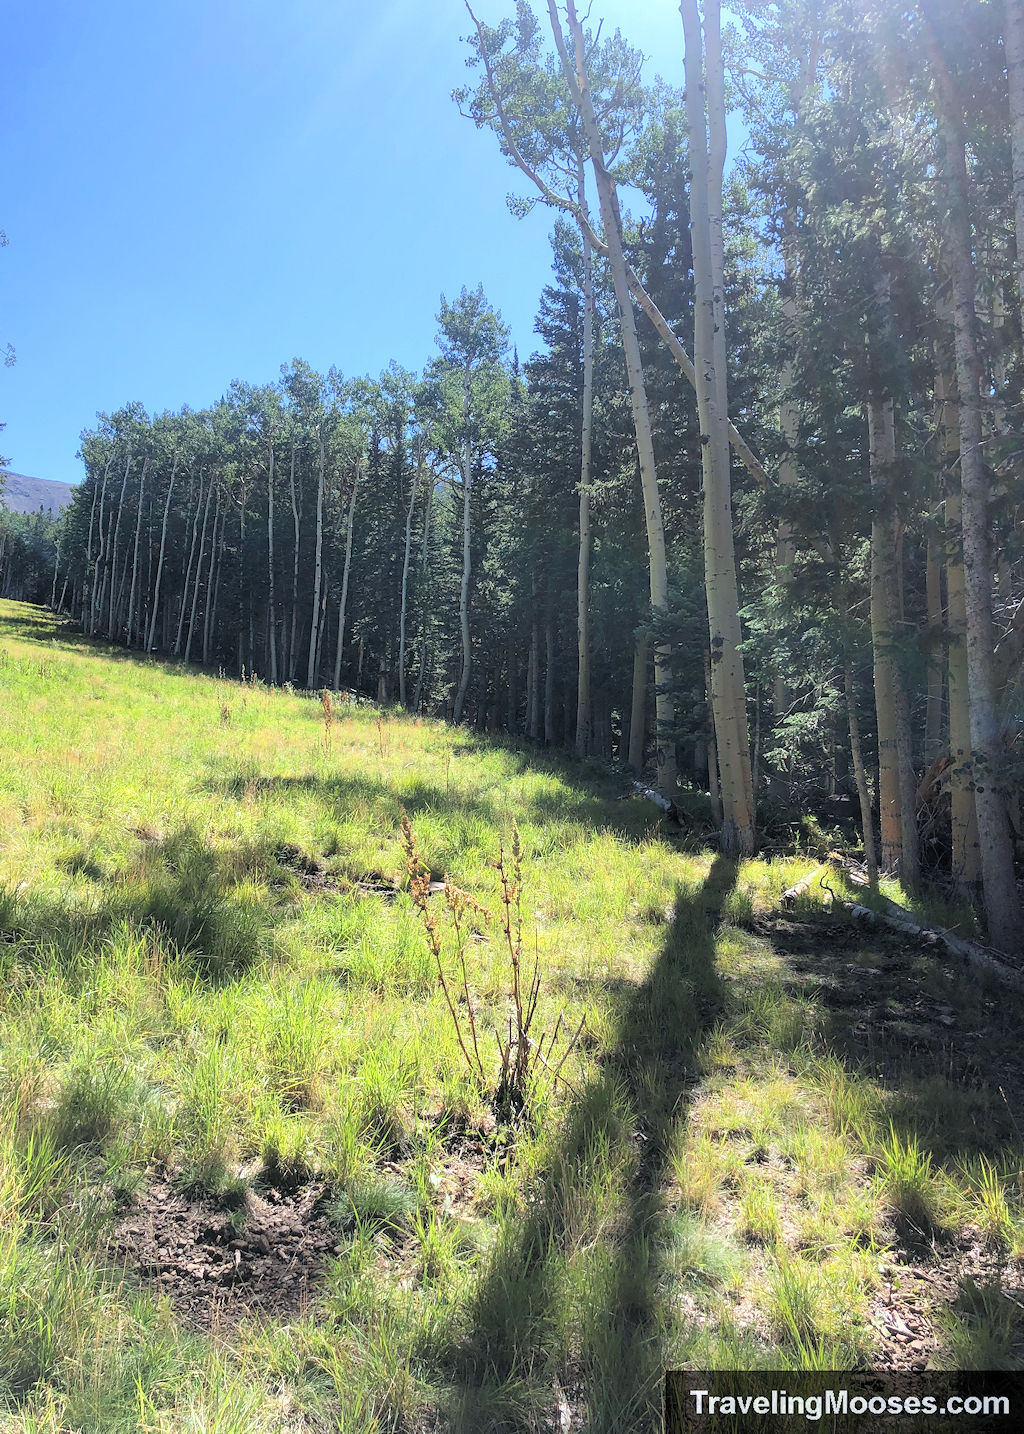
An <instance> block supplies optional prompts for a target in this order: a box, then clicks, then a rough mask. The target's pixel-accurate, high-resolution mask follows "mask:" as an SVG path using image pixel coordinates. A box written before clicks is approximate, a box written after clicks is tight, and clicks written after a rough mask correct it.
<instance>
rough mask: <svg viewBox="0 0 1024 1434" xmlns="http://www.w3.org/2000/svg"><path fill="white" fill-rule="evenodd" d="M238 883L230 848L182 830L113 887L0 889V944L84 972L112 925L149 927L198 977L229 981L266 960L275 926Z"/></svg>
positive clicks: (22, 956) (21, 956)
mask: <svg viewBox="0 0 1024 1434" xmlns="http://www.w3.org/2000/svg"><path fill="white" fill-rule="evenodd" d="M77 869H79V870H83V869H84V870H85V871H86V872H87V873H88V872H89V871H90V870H94V869H95V868H92V867H91V866H90V864H89V863H88V862H86V863H85V865H84V867H83V864H82V863H81V861H79V862H78V863H77ZM235 885H236V878H235V875H234V873H233V863H232V860H231V857H230V854H229V853H224V852H219V851H216V850H215V849H213V848H212V847H210V846H209V845H208V844H207V843H206V842H205V841H203V839H202V838H201V837H200V836H199V834H198V833H197V832H195V831H194V830H193V829H192V828H190V827H183V828H182V829H180V830H179V831H177V832H174V833H172V834H171V835H169V836H168V837H166V838H165V839H164V840H162V841H160V842H159V843H156V842H154V843H153V850H152V852H151V853H150V855H149V857H148V858H147V860H146V862H145V863H144V864H143V865H142V866H141V867H140V869H139V872H138V873H137V875H136V876H135V877H134V879H132V878H129V879H126V880H119V881H117V882H116V883H115V882H111V883H110V886H109V888H108V889H103V888H101V889H100V890H99V891H93V892H84V893H81V894H80V895H78V896H77V897H76V896H75V895H74V894H72V893H71V892H67V891H64V892H61V891H54V890H50V889H45V888H44V889H42V890H36V891H33V890H29V889H22V888H20V887H19V888H18V889H16V890H11V889H2V888H0V943H2V944H0V950H5V951H6V954H7V956H8V959H11V960H14V961H25V962H26V963H27V964H28V965H33V964H37V963H39V962H43V963H44V965H47V966H52V965H53V964H56V965H57V966H59V967H61V968H62V969H64V970H65V971H68V970H71V969H73V968H75V967H76V966H80V967H83V969H84V968H87V967H88V966H89V964H90V963H91V962H92V961H93V960H94V958H95V953H96V951H97V950H98V948H99V945H100V943H101V942H102V941H103V940H104V939H105V938H106V937H108V936H109V934H110V933H111V931H113V930H114V928H115V927H117V926H119V925H130V926H133V927H135V928H137V929H139V930H148V931H151V932H153V933H154V935H156V936H157V937H158V938H159V939H160V940H161V941H163V942H164V943H165V944H166V946H167V947H168V948H169V949H170V951H171V952H172V953H174V954H175V955H176V956H177V957H178V958H180V959H181V960H182V961H183V962H185V963H186V964H187V965H188V967H189V968H190V969H191V970H192V972H193V973H194V974H195V975H197V976H199V977H201V978H203V979H205V980H208V981H212V982H217V981H225V980H230V979H232V978H233V977H235V976H237V975H239V974H241V973H242V972H243V971H245V970H247V969H248V968H249V967H251V966H252V965H253V964H254V963H255V962H256V961H258V960H259V959H260V957H261V955H262V954H263V950H264V942H265V936H266V932H267V929H268V926H269V913H268V912H266V911H265V910H263V909H262V908H261V905H260V903H259V902H258V901H256V900H253V899H250V898H249V897H248V896H245V895H241V894H239V892H238V891H237V890H236V889H235Z"/></svg>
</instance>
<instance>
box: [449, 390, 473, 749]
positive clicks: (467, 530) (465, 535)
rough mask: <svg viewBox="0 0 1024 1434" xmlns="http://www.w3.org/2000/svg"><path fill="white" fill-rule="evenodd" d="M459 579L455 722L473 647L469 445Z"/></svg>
mask: <svg viewBox="0 0 1024 1434" xmlns="http://www.w3.org/2000/svg"><path fill="white" fill-rule="evenodd" d="M468 407H469V379H468V376H467V379H466V408H467V416H468ZM461 467H462V581H461V583H460V584H459V632H460V633H461V636H462V672H461V674H460V676H459V690H458V692H457V693H456V695H455V708H454V710H453V712H452V721H453V722H455V723H456V724H458V723H459V722H461V721H462V709H463V707H464V706H465V703H466V693H467V691H468V690H469V671H470V664H471V662H472V657H473V649H472V646H471V643H470V633H469V583H470V578H471V576H472V561H473V554H472V548H471V539H472V529H471V526H470V524H471V521H472V509H471V506H470V498H471V496H472V482H473V478H472V470H471V467H470V458H469V445H468V443H467V444H465V445H464V447H463V451H462V464H461Z"/></svg>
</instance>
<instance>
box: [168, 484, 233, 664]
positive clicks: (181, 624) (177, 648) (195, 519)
mask: <svg viewBox="0 0 1024 1434" xmlns="http://www.w3.org/2000/svg"><path fill="white" fill-rule="evenodd" d="M210 481H211V482H212V481H213V480H212V479H211V480H210ZM202 506H203V470H202V469H200V470H199V486H198V488H197V490H196V506H195V508H194V509H193V512H192V541H191V543H190V544H189V550H188V563H187V565H186V567H185V576H184V578H183V579H182V585H181V608H180V610H179V612H178V632H177V636H176V638H175V640H174V655H175V657H178V656H179V655H180V653H181V639H182V636H183V634H184V631H185V613H186V612H187V611H188V590H189V585H190V583H191V582H192V565H193V563H194V562H195V557H196V544H197V543H198V542H199V510H200V509H201V508H202ZM242 512H243V514H244V512H245V505H244V503H243V506H242ZM244 544H245V522H244V518H243V523H242V545H243V547H244ZM239 561H241V554H239ZM241 591H242V586H241V584H239V593H241ZM239 621H241V612H239Z"/></svg>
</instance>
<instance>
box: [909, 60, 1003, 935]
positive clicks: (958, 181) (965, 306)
mask: <svg viewBox="0 0 1024 1434" xmlns="http://www.w3.org/2000/svg"><path fill="white" fill-rule="evenodd" d="M929 50H930V53H931V58H932V68H933V74H934V77H935V82H936V93H937V109H938V118H939V133H940V137H941V143H942V148H943V151H944V153H943V177H944V179H945V187H946V202H947V208H948V212H949V229H948V234H949V238H948V245H949V248H948V252H949V267H950V278H951V280H952V292H953V324H954V339H955V348H956V381H957V391H958V403H959V428H960V486H961V505H962V528H963V558H964V601H965V607H966V625H967V688H968V702H969V707H970V723H971V748H972V761H973V766H974V781H975V794H974V805H975V811H976V814H977V821H978V846H979V855H980V859H981V880H982V888H983V891H984V897H985V916H986V920H987V922H988V930H989V938H990V940H991V941H992V943H993V945H995V946H998V947H999V948H1000V949H1002V950H1004V951H1019V950H1020V949H1021V947H1022V945H1024V921H1022V917H1021V908H1020V901H1019V899H1018V896H1017V887H1016V881H1015V877H1014V869H1013V847H1012V844H1011V837H1010V827H1009V822H1008V820H1007V815H1006V801H1005V796H1004V794H1003V793H1002V792H1001V791H1000V787H999V780H998V774H999V767H1000V760H1001V757H1002V750H1001V748H1002V744H1001V741H1000V732H999V712H998V703H997V700H996V699H997V693H996V675H995V662H994V657H993V648H994V642H993V637H994V634H993V625H992V560H991V551H990V536H989V514H988V504H989V487H988V475H987V472H986V469H985V462H984V454H983V449H982V423H981V361H980V357H979V354H978V337H977V315H976V313H975V278H974V259H973V254H972V237H971V220H970V210H969V191H968V178H967V165H966V159H965V153H964V133H963V110H962V107H961V101H960V99H959V97H958V96H957V94H956V92H955V87H954V85H953V82H952V79H951V77H950V75H949V72H948V70H947V69H946V65H945V61H944V58H943V56H942V54H941V51H940V49H939V46H938V44H937V42H936V41H935V40H934V38H932V39H931V41H930V43H929Z"/></svg>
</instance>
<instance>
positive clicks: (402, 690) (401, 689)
mask: <svg viewBox="0 0 1024 1434" xmlns="http://www.w3.org/2000/svg"><path fill="white" fill-rule="evenodd" d="M422 485H423V438H422V436H421V437H420V438H419V439H418V441H417V446H416V474H415V476H414V477H413V478H412V480H411V482H410V485H409V507H408V509H407V510H406V514H405V552H404V553H403V555H402V606H401V611H400V613H399V618H398V700H399V702H400V703H401V704H402V706H403V707H407V706H408V705H409V704H408V701H407V700H406V697H407V695H406V677H405V629H406V615H407V612H408V606H409V555H410V553H411V550H412V519H413V513H414V512H415V508H416V497H417V494H418V493H419V490H420V488H421V487H422ZM335 685H337V684H335Z"/></svg>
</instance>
